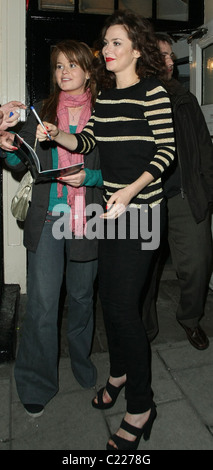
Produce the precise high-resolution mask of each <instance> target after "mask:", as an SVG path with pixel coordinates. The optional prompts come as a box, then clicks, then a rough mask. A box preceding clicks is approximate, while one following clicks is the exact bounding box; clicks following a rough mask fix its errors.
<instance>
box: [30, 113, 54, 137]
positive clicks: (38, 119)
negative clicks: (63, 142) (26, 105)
mask: <svg viewBox="0 0 213 470" xmlns="http://www.w3.org/2000/svg"><path fill="white" fill-rule="evenodd" d="M30 109H32V111H33V113H34V114H35V117H36V119H37V121H38V122H39V124H41V126H42V127H43V129H44V131H45V132H46V134H47V137H48V139H50V140H52V137H51V136H50V134H48V132H47V130H46V127H45V126H44V124H43V122H42V121H41V119H40V117H39V115H38V114H37V112H36V110H35V108H34V106H31V107H30Z"/></svg>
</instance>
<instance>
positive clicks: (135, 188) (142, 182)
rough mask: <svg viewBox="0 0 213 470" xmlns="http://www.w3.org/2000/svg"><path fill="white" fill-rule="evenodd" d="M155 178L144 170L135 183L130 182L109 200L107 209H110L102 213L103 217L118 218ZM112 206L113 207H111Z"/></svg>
mask: <svg viewBox="0 0 213 470" xmlns="http://www.w3.org/2000/svg"><path fill="white" fill-rule="evenodd" d="M153 180H154V177H153V176H152V174H151V173H149V172H148V171H144V173H142V175H141V176H139V178H138V179H137V180H135V181H134V182H133V183H131V184H129V185H128V186H126V187H125V188H123V189H119V190H118V191H116V192H115V193H114V194H113V195H112V196H111V197H110V199H109V200H108V203H107V209H108V211H107V212H106V213H104V214H101V215H100V217H101V218H102V219H117V218H118V217H119V216H120V215H121V214H123V213H124V212H125V210H126V208H127V206H128V204H129V203H130V201H131V200H132V199H133V197H135V196H136V195H137V194H139V193H140V191H141V190H142V189H144V188H145V187H146V186H147V185H148V184H150V183H151V182H152V181H153ZM110 206H111V207H110Z"/></svg>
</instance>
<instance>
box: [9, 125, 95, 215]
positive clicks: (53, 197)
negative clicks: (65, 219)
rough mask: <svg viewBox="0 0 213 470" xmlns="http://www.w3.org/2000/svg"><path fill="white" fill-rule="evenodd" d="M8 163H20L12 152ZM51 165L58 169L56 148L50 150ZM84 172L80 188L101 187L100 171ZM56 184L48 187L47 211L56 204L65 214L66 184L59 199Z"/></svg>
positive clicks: (72, 130)
mask: <svg viewBox="0 0 213 470" xmlns="http://www.w3.org/2000/svg"><path fill="white" fill-rule="evenodd" d="M76 127H77V126H70V133H71V134H74V133H75V132H76ZM6 159H7V161H8V163H9V164H10V165H14V166H15V165H18V163H20V159H19V158H18V157H17V155H16V154H15V153H12V152H7V157H6ZM52 164H53V166H52V167H53V169H55V168H58V150H57V147H55V148H53V149H52ZM84 171H85V173H86V176H85V179H84V181H83V183H82V186H99V187H100V186H102V185H103V179H102V173H101V170H90V169H89V168H84ZM57 184H58V181H55V180H53V182H52V184H51V187H50V197H49V206H48V210H49V211H51V212H52V211H53V208H54V206H56V205H57V206H58V204H62V205H63V207H62V211H63V212H65V211H66V207H67V212H69V211H70V207H69V206H68V204H67V186H66V184H65V185H64V186H63V190H62V197H60V199H59V198H58V195H57ZM57 210H58V211H60V208H59V207H57Z"/></svg>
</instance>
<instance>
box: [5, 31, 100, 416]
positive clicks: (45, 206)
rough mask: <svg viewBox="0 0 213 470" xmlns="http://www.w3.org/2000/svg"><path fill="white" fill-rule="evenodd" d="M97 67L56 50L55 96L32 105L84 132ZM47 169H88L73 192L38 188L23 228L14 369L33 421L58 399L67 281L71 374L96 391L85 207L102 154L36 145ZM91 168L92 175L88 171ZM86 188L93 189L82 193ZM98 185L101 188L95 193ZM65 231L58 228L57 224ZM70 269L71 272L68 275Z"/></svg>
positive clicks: (93, 269) (82, 54) (32, 130)
mask: <svg viewBox="0 0 213 470" xmlns="http://www.w3.org/2000/svg"><path fill="white" fill-rule="evenodd" d="M92 60H93V55H92V52H91V51H90V49H89V47H88V46H87V45H86V44H84V43H80V42H78V41H73V40H66V41H62V42H61V43H59V44H57V45H56V46H55V47H54V48H53V52H52V55H51V61H52V68H53V92H52V94H51V95H50V97H49V98H48V99H47V100H45V101H44V102H43V103H39V104H35V108H36V110H37V112H38V113H39V115H40V118H41V119H42V120H43V119H46V120H47V118H48V120H49V122H52V123H56V122H57V123H58V124H59V125H60V127H61V128H63V129H64V131H66V132H70V133H72V132H76V131H77V132H79V131H81V130H82V129H83V127H84V126H85V124H86V123H87V121H88V119H89V118H90V115H91V112H92V106H93V98H94V94H93V93H92V91H91V87H90V68H91V64H92ZM36 128H37V121H36V119H35V116H34V115H33V114H30V115H29V117H28V119H27V122H26V123H25V124H24V126H23V128H22V130H21V132H20V135H21V137H23V138H24V139H25V140H26V142H27V143H28V144H30V145H31V146H32V147H33V146H34V141H35V134H36ZM36 152H37V155H38V157H39V159H40V162H41V167H42V169H43V170H44V169H46V168H51V167H52V168H58V167H65V166H69V165H72V164H75V163H78V162H81V161H82V160H83V161H84V167H83V170H81V171H80V172H79V173H78V174H77V175H75V176H73V185H72V186H71V185H66V184H64V183H62V182H61V181H60V179H59V180H52V181H51V182H50V180H49V181H46V182H42V183H39V182H38V183H35V184H34V186H33V192H32V201H31V205H30V207H29V210H28V214H27V218H26V221H25V227H24V245H25V246H26V248H27V249H28V290H27V298H28V301H27V309H26V310H27V311H26V315H25V318H24V324H23V330H22V332H21V333H22V334H21V341H20V346H19V350H18V355H17V360H16V364H15V379H16V385H17V390H18V394H19V397H20V400H21V402H22V403H23V405H24V407H25V410H26V411H27V412H28V414H31V415H33V416H34V417H35V416H39V415H40V414H41V413H42V412H43V410H44V407H45V405H46V403H48V401H49V400H50V399H51V398H52V397H53V396H54V395H55V394H56V393H57V391H58V388H59V384H58V355H59V351H58V309H59V300H60V293H61V286H62V282H63V278H64V273H66V291H67V299H68V318H67V339H68V346H69V353H70V358H71V367H72V371H73V374H74V376H75V378H76V380H77V381H78V382H79V383H80V385H81V386H82V387H84V388H90V387H93V386H94V385H95V383H96V368H95V366H94V364H93V363H92V361H91V359H90V351H91V344H92V336H93V284H94V280H95V278H96V274H97V240H96V239H94V240H88V239H87V238H86V237H85V236H84V235H85V227H86V218H85V207H86V205H88V204H91V203H96V204H101V203H102V193H101V190H100V189H99V188H98V187H97V186H100V185H101V184H102V180H101V177H100V172H99V171H98V169H99V157H98V153H97V150H94V151H93V155H89V156H88V157H85V158H84V157H83V158H82V155H78V154H75V153H73V152H70V151H67V150H66V149H65V148H63V147H61V146H58V145H56V144H55V143H54V142H52V141H48V142H46V143H44V144H40V143H38V142H37V145H36ZM7 164H8V165H9V166H10V168H11V169H14V170H16V171H18V170H21V169H23V163H21V162H20V160H19V159H18V157H17V156H16V155H15V154H13V153H8V154H7ZM86 167H87V168H86ZM85 184H87V185H88V187H85V186H84V185H85ZM94 185H96V187H92V186H94ZM62 212H63V213H65V214H66V216H67V218H68V220H69V223H68V226H69V230H70V233H69V236H68V237H67V239H66V238H64V237H63V236H60V230H59V234H58V235H59V236H57V237H56V236H55V235H54V232H52V229H53V225H54V224H56V225H55V227H57V222H58V221H59V222H60V218H61V215H62ZM59 225H60V224H59ZM65 266H66V269H65Z"/></svg>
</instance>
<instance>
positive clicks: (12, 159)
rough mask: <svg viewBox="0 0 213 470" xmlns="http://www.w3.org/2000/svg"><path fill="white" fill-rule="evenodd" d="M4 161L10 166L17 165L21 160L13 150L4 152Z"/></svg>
mask: <svg viewBox="0 0 213 470" xmlns="http://www.w3.org/2000/svg"><path fill="white" fill-rule="evenodd" d="M6 161H7V163H8V164H9V165H11V166H13V165H14V166H15V165H18V164H19V163H20V162H21V160H20V158H18V157H17V155H16V154H15V153H13V152H7V153H6Z"/></svg>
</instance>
